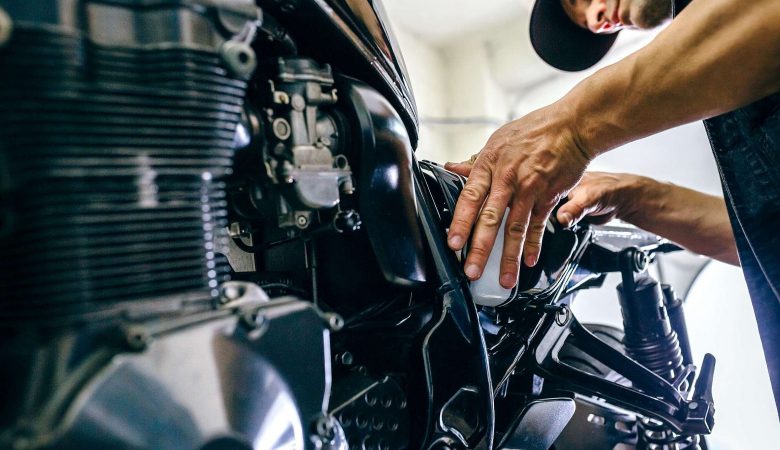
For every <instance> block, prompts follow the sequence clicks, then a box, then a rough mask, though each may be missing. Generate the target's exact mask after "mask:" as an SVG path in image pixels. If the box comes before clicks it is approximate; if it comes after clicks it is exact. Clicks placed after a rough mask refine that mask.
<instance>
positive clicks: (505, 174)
mask: <svg viewBox="0 0 780 450" xmlns="http://www.w3.org/2000/svg"><path fill="white" fill-rule="evenodd" d="M498 181H500V182H501V183H502V184H504V185H506V186H514V185H515V184H516V183H517V171H516V170H515V169H514V168H507V169H502V170H501V171H500V172H499V175H498Z"/></svg>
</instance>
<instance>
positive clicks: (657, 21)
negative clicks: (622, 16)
mask: <svg viewBox="0 0 780 450" xmlns="http://www.w3.org/2000/svg"><path fill="white" fill-rule="evenodd" d="M637 3H638V4H637V5H636V6H637V9H636V11H637V13H638V14H637V15H636V17H632V21H633V22H634V25H636V26H637V27H639V28H643V29H650V28H655V27H657V26H659V25H661V24H662V23H664V22H665V21H667V20H668V19H671V18H672V0H637Z"/></svg>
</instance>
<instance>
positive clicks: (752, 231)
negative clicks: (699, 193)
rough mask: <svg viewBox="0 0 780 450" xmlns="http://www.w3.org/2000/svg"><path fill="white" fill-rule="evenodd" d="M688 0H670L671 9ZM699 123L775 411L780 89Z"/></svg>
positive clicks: (779, 333)
mask: <svg viewBox="0 0 780 450" xmlns="http://www.w3.org/2000/svg"><path fill="white" fill-rule="evenodd" d="M690 2H691V0H675V1H674V14H675V15H677V13H679V12H680V11H682V10H683V8H685V7H686V6H687V5H688V4H689V3H690ZM778 76H780V74H778ZM724 88H726V89H728V86H724ZM704 127H705V128H706V129H707V136H708V137H709V139H710V145H712V152H713V154H714V155H715V161H716V162H717V165H718V171H719V172H720V180H721V183H722V184H723V194H724V196H725V198H726V206H727V208H728V211H729V218H730V219H731V227H732V229H733V230H734V238H735V240H736V242H737V251H738V253H739V259H740V264H741V265H742V272H743V273H744V275H745V281H746V282H747V286H748V290H749V291H750V298H751V300H752V302H753V311H754V312H755V315H756V322H757V323H758V332H759V335H760V336H761V343H762V345H763V347H764V356H765V358H766V363H767V368H768V369H769V378H770V380H771V381H772V390H773V391H774V396H775V405H776V406H777V409H778V411H780V396H779V395H778V394H780V226H779V225H778V224H779V223H780V93H778V94H775V95H771V96H769V97H767V98H764V99H762V100H759V101H757V102H755V103H753V104H750V105H748V106H746V107H744V108H740V109H738V110H736V111H732V112H730V113H726V114H723V115H720V116H718V117H713V118H712V119H709V120H705V121H704ZM726 300H728V299H726Z"/></svg>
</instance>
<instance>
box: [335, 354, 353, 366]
mask: <svg viewBox="0 0 780 450" xmlns="http://www.w3.org/2000/svg"><path fill="white" fill-rule="evenodd" d="M336 361H338V362H339V363H340V364H342V365H344V366H351V365H352V363H354V362H355V357H354V356H352V353H350V352H344V353H341V354H339V355H337V356H336Z"/></svg>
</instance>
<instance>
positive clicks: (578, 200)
mask: <svg viewBox="0 0 780 450" xmlns="http://www.w3.org/2000/svg"><path fill="white" fill-rule="evenodd" d="M646 182H652V180H650V179H647V178H644V177H640V176H637V175H631V174H627V173H605V172H586V173H585V175H584V176H583V177H582V180H581V181H580V183H579V184H578V185H577V186H576V187H575V188H574V189H572V190H571V192H569V198H568V200H567V201H566V203H564V204H563V205H562V206H561V207H560V208H558V213H557V214H556V216H557V219H558V222H559V223H560V224H561V225H563V226H565V227H570V226H572V225H574V224H576V223H577V222H579V221H580V220H582V219H583V218H585V217H586V216H587V217H588V221H589V222H591V223H595V224H598V225H601V224H605V223H607V222H609V221H611V220H612V219H615V218H617V219H622V220H626V221H629V222H630V221H631V218H632V217H634V216H635V215H636V210H635V209H634V208H636V207H637V206H639V203H640V199H639V198H637V197H638V196H639V195H641V194H640V192H641V186H642V185H643V184H644V183H646Z"/></svg>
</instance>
